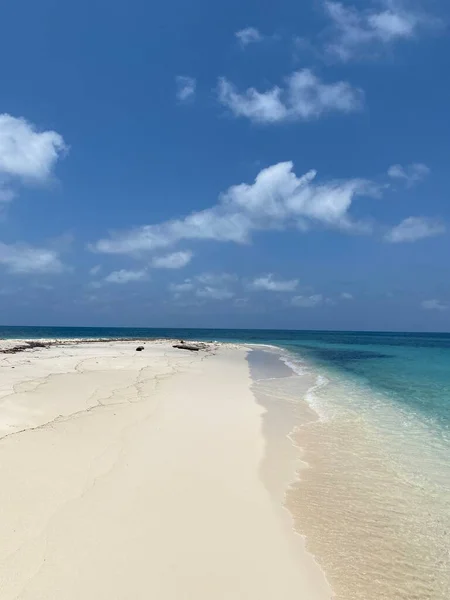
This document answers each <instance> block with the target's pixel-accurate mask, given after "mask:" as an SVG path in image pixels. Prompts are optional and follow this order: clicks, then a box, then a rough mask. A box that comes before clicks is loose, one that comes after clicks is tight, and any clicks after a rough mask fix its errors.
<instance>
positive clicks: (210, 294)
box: [195, 285, 234, 300]
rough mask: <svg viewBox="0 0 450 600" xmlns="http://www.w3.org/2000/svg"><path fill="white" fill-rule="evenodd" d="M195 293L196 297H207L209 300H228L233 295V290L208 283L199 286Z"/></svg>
mask: <svg viewBox="0 0 450 600" xmlns="http://www.w3.org/2000/svg"><path fill="white" fill-rule="evenodd" d="M195 293H196V295H197V296H198V298H208V299H210V300H229V299H230V298H233V296H234V292H232V291H231V290H228V289H227V288H223V287H222V288H218V287H212V286H210V285H206V286H205V287H202V288H199V289H198V290H197V291H196V292H195Z"/></svg>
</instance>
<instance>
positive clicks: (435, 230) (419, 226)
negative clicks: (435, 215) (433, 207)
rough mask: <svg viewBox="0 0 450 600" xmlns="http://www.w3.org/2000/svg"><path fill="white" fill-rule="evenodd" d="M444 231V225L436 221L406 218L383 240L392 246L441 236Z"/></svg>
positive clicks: (423, 218)
mask: <svg viewBox="0 0 450 600" xmlns="http://www.w3.org/2000/svg"><path fill="white" fill-rule="evenodd" d="M445 231H446V227H445V225H444V223H442V222H441V221H439V220H438V219H430V218H428V217H408V218H407V219H404V220H403V221H402V222H401V223H399V224H398V225H396V226H395V227H393V228H392V229H391V230H390V231H388V233H387V234H386V236H385V239H386V241H387V242H391V243H392V244H399V243H403V242H417V241H418V240H423V239H425V238H428V237H435V236H437V235H442V234H443V233H445Z"/></svg>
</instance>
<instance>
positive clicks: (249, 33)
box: [234, 27, 264, 48]
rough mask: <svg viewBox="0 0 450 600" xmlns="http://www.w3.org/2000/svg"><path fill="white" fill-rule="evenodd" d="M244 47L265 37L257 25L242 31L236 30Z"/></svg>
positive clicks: (236, 34)
mask: <svg viewBox="0 0 450 600" xmlns="http://www.w3.org/2000/svg"><path fill="white" fill-rule="evenodd" d="M234 35H235V36H236V37H237V39H238V40H239V43H240V44H241V46H242V47H244V48H245V46H248V45H249V44H255V43H256V42H262V40H263V39H264V37H263V36H262V35H261V33H260V32H259V31H258V29H256V28H255V27H245V29H241V30H240V31H236V33H235V34H234Z"/></svg>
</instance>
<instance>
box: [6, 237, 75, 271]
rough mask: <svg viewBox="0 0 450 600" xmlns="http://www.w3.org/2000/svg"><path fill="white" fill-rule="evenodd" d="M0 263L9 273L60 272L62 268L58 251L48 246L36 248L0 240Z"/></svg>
mask: <svg viewBox="0 0 450 600" xmlns="http://www.w3.org/2000/svg"><path fill="white" fill-rule="evenodd" d="M0 264H3V265H5V266H6V267H7V268H8V270H9V271H10V272H11V273H17V274H20V273H61V272H62V271H63V270H64V265H63V264H62V262H61V260H60V258H59V255H58V253H57V252H56V251H55V250H51V249H48V248H36V247H33V246H29V245H27V244H11V245H8V244H3V243H1V242H0Z"/></svg>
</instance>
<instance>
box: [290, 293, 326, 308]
mask: <svg viewBox="0 0 450 600" xmlns="http://www.w3.org/2000/svg"><path fill="white" fill-rule="evenodd" d="M323 302H324V298H323V296H322V294H313V295H312V296H294V297H293V298H292V300H291V304H292V305H293V306H296V307H298V308H315V307H316V306H319V305H320V304H323Z"/></svg>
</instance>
